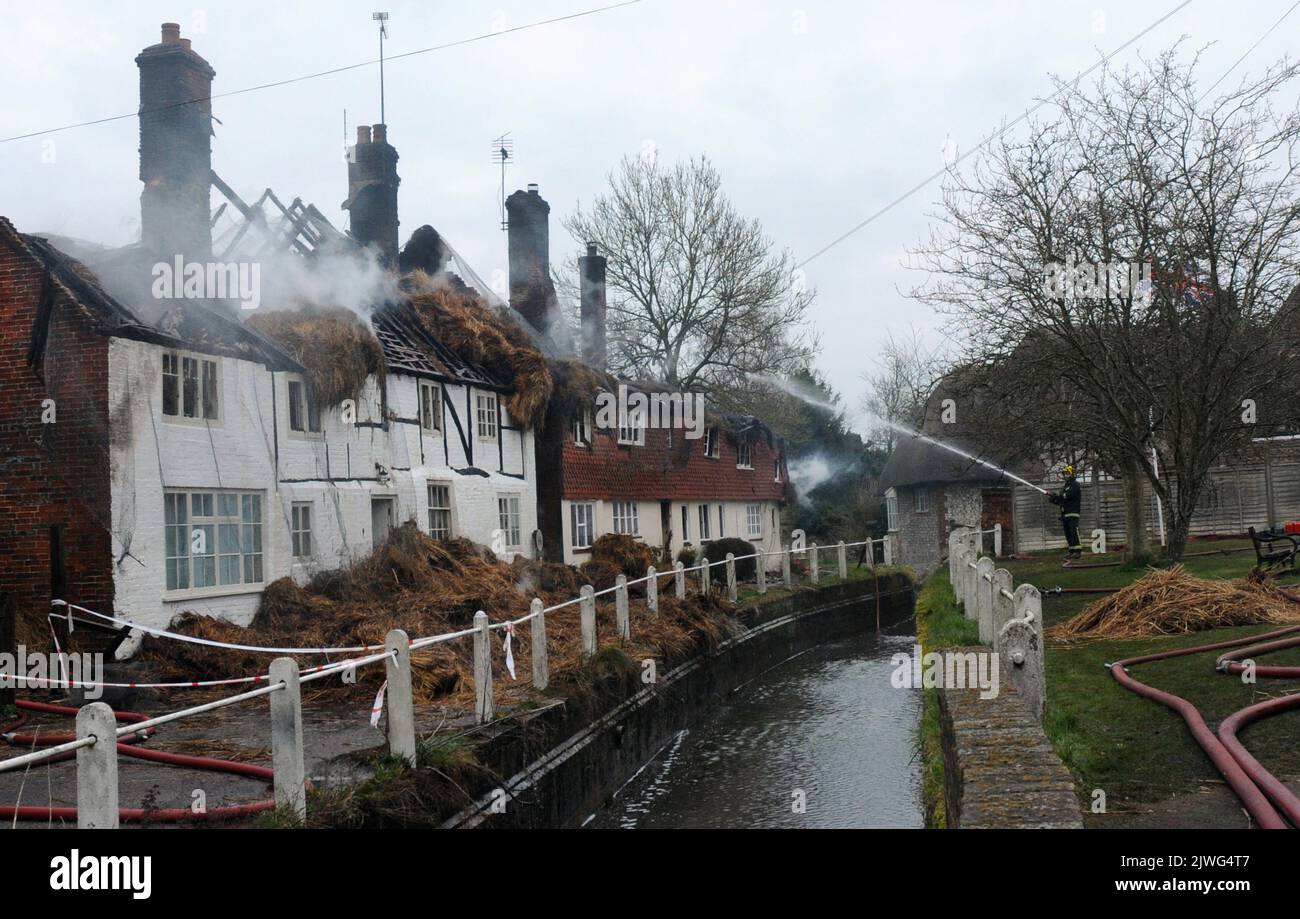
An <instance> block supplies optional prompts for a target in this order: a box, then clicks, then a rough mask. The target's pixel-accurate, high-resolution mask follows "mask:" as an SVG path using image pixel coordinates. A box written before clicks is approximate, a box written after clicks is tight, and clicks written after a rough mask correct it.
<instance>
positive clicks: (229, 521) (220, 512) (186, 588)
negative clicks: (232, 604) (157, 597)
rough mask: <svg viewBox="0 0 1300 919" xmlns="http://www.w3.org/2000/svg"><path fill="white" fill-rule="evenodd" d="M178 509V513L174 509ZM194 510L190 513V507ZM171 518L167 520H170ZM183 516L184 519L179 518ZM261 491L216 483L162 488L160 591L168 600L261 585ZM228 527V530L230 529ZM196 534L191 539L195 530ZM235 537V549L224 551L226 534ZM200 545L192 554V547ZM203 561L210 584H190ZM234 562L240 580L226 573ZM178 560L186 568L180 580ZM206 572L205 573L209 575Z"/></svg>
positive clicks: (256, 588) (263, 556)
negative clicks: (227, 488)
mask: <svg viewBox="0 0 1300 919" xmlns="http://www.w3.org/2000/svg"><path fill="white" fill-rule="evenodd" d="M182 508H183V513H180V514H178V513H177V512H178V510H180V509H182ZM196 509H197V510H198V513H195V510H196ZM169 518H170V519H169ZM182 518H183V519H182ZM265 530H266V495H265V493H263V492H260V491H225V490H222V489H219V488H185V489H180V488H178V489H167V490H166V491H164V492H163V532H164V534H165V536H166V539H165V540H164V552H165V553H166V555H165V558H166V564H165V565H164V577H163V590H164V596H165V597H167V598H168V599H185V598H188V597H209V596H226V595H231V594H244V593H252V592H256V591H259V590H261V589H262V587H263V586H265V584H266V569H267V558H266V556H267V549H266V541H265ZM232 531H233V532H232ZM196 533H201V534H202V535H201V537H200V539H199V540H198V542H197V546H196V542H195V538H194V537H195V534H196ZM232 535H233V536H234V538H235V543H236V548H235V549H234V551H229V550H228V546H229V543H227V541H226V540H227V538H228V537H229V536H232ZM196 547H198V548H202V549H203V551H202V552H198V553H196V552H195V551H194V549H195V548H196ZM205 561H210V563H211V568H210V569H208V567H207V566H206V565H204V566H203V569H202V570H203V571H204V573H205V575H208V576H210V578H211V583H206V584H203V585H202V586H197V587H196V586H195V583H196V581H198V580H200V579H202V580H207V577H204V578H200V577H198V576H196V574H197V572H198V571H199V570H200V569H199V568H196V563H199V562H205ZM230 562H233V563H234V566H235V571H236V572H237V573H238V576H239V579H238V580H234V579H233V578H228V577H227V576H226V575H225V571H226V567H227V564H228V563H230ZM179 564H183V565H184V568H185V578H184V584H182V583H181V578H180V571H179V567H178V566H179ZM209 571H210V574H209Z"/></svg>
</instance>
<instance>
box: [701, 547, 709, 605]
mask: <svg viewBox="0 0 1300 919" xmlns="http://www.w3.org/2000/svg"><path fill="white" fill-rule="evenodd" d="M700 564H701V565H702V566H703V567H701V568H700V593H701V594H703V595H704V596H706V597H707V596H708V595H709V587H710V584H709V580H710V579H709V574H710V572H709V567H710V566H709V560H708V558H706V557H705V555H704V553H703V552H701V553H700Z"/></svg>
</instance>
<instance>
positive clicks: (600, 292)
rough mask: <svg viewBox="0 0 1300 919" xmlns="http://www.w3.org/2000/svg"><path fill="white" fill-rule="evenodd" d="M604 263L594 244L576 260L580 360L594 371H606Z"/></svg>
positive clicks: (605, 261) (606, 262)
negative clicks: (578, 295)
mask: <svg viewBox="0 0 1300 919" xmlns="http://www.w3.org/2000/svg"><path fill="white" fill-rule="evenodd" d="M607 267H608V261H607V260H606V258H605V256H603V255H601V254H600V250H599V249H598V248H597V246H596V244H595V243H587V254H586V255H585V256H583V257H581V258H579V259H578V276H579V278H580V279H581V301H582V359H583V360H584V361H586V362H587V363H588V364H590V365H591V366H592V367H595V368H597V369H598V370H604V369H606V364H607V363H608V359H609V355H608V351H607V347H606V337H605V273H606V269H607Z"/></svg>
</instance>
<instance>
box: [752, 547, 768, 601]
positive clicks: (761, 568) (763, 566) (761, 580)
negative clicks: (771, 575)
mask: <svg viewBox="0 0 1300 919" xmlns="http://www.w3.org/2000/svg"><path fill="white" fill-rule="evenodd" d="M754 573H755V576H756V577H757V579H758V593H759V596H762V595H763V594H765V593H767V555H766V554H764V553H763V552H759V553H758V558H756V559H755V560H754Z"/></svg>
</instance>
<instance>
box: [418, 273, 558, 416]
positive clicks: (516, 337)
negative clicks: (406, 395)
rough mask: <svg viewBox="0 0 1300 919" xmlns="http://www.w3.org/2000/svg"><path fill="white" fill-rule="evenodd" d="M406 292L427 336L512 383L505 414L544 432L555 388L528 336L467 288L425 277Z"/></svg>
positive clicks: (419, 275) (548, 371)
mask: <svg viewBox="0 0 1300 919" xmlns="http://www.w3.org/2000/svg"><path fill="white" fill-rule="evenodd" d="M402 286H403V290H404V291H405V292H406V294H407V295H408V297H409V300H410V304H411V307H412V308H413V309H414V310H415V312H416V315H418V316H419V317H420V322H421V323H422V324H423V325H424V327H425V328H426V329H427V330H428V332H429V334H431V335H432V336H433V337H434V338H436V339H437V340H438V341H439V342H441V343H442V344H444V345H446V346H447V347H448V348H451V350H453V351H455V352H456V353H457V354H459V355H461V356H462V357H465V358H467V359H469V360H471V361H473V362H474V363H476V364H479V365H480V366H482V367H485V368H487V369H488V370H489V371H491V372H492V373H493V374H495V375H497V376H500V377H503V378H504V379H505V380H508V381H509V382H510V383H511V385H512V386H513V387H514V391H513V392H512V393H511V394H510V395H509V396H508V397H507V398H506V400H505V405H506V408H507V409H508V410H509V411H510V414H511V415H512V416H513V417H514V418H516V419H517V420H518V421H520V422H521V423H523V424H524V425H526V426H527V427H530V428H540V427H541V426H542V421H543V419H544V418H545V415H546V405H547V402H548V401H549V400H550V398H551V392H552V390H553V389H554V386H555V382H554V380H553V379H552V378H551V372H550V369H549V368H548V367H547V362H546V358H545V357H544V356H543V355H542V353H541V352H540V351H538V350H537V348H536V347H535V346H534V345H533V343H532V341H531V340H530V339H529V338H528V333H526V332H525V331H524V330H523V329H521V328H519V326H518V325H517V324H516V323H515V322H513V321H512V320H510V319H509V318H507V317H505V316H502V315H500V314H499V313H497V312H495V311H494V310H493V309H492V308H491V307H489V306H488V305H487V304H486V303H484V302H483V300H482V299H480V298H479V297H478V296H477V295H476V294H475V293H474V291H472V290H470V289H469V288H464V289H457V288H453V287H452V286H451V285H450V284H449V283H447V282H446V281H444V280H441V279H438V278H430V277H429V276H428V275H426V274H425V273H424V272H421V271H416V272H412V273H411V274H409V275H407V276H406V277H405V278H404V279H403V281H402Z"/></svg>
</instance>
